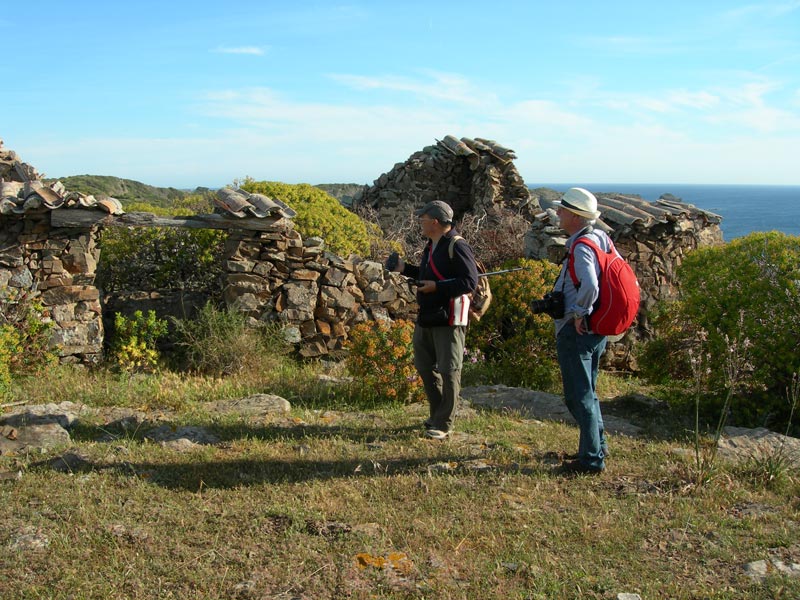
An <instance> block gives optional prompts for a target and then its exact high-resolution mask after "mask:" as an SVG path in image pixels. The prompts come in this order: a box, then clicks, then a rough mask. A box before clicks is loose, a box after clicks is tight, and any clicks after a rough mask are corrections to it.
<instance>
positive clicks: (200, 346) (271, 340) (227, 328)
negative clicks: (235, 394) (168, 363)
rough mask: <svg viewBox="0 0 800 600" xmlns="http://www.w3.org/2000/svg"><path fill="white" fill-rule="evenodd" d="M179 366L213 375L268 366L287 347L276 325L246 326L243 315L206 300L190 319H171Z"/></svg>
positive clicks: (287, 348) (288, 347)
mask: <svg viewBox="0 0 800 600" xmlns="http://www.w3.org/2000/svg"><path fill="white" fill-rule="evenodd" d="M173 323H174V325H175V336H176V345H177V347H178V348H179V360H180V362H181V365H180V366H181V368H183V369H186V370H188V371H191V372H194V373H199V374H203V375H212V376H216V377H220V376H225V375H234V374H237V373H244V372H248V371H255V370H260V369H264V368H268V365H267V364H266V363H265V361H267V360H269V358H270V357H279V356H284V355H286V354H288V353H289V351H290V350H291V347H290V345H289V343H288V342H286V341H285V340H284V339H283V337H282V335H281V330H280V327H279V326H278V325H273V326H267V325H264V326H262V327H261V328H260V329H255V328H252V327H249V326H248V324H247V316H246V315H245V314H243V313H241V312H239V311H236V310H234V309H232V308H228V309H219V308H217V307H216V306H215V305H214V304H213V303H211V302H207V303H206V305H205V306H204V307H203V308H202V309H201V310H200V312H199V313H198V314H197V316H196V317H194V318H193V319H173Z"/></svg>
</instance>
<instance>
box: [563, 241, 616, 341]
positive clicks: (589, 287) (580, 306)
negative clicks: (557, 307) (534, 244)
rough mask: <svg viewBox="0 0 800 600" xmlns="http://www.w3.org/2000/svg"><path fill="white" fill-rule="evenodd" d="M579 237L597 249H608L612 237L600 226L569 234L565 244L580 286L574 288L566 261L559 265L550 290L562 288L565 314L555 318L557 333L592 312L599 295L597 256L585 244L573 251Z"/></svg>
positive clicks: (579, 245)
mask: <svg viewBox="0 0 800 600" xmlns="http://www.w3.org/2000/svg"><path fill="white" fill-rule="evenodd" d="M580 236H586V237H588V238H589V239H590V240H592V241H593V242H595V243H596V244H597V245H598V246H599V247H600V248H602V249H603V250H605V251H608V250H609V249H610V248H611V240H610V239H609V237H608V236H607V235H606V233H605V232H604V231H602V230H600V229H594V228H592V227H588V228H586V229H582V230H581V231H579V232H577V233H575V234H573V235H571V236H570V237H569V239H568V240H567V243H566V248H567V252H570V251H572V252H573V254H574V260H575V275H576V276H577V277H578V282H579V283H580V286H579V287H578V288H576V287H575V284H573V283H572V277H570V274H569V269H568V267H567V261H566V260H565V261H564V264H563V266H562V267H561V273H560V274H559V276H558V279H557V280H556V283H555V286H553V289H556V290H562V289H563V290H564V317H563V318H561V319H556V320H555V323H556V335H558V332H559V331H561V328H562V327H564V326H565V325H567V324H568V323H570V324H571V322H572V321H573V320H574V319H575V317H576V315H577V316H579V317H586V316H588V315H590V314H591V313H592V310H593V309H594V304H595V302H597V298H598V296H599V295H600V283H599V279H600V265H599V264H598V263H597V256H595V253H594V251H593V250H592V249H591V248H589V247H588V246H586V245H585V244H578V245H577V246H575V249H574V251H573V250H572V247H573V245H574V244H575V240H577V239H578V238H579V237H580Z"/></svg>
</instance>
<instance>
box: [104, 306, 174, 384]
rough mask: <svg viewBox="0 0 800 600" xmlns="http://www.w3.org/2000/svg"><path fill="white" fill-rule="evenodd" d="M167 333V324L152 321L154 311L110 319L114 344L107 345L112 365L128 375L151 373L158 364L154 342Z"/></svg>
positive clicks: (155, 318) (157, 319) (154, 319)
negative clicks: (112, 321) (109, 346)
mask: <svg viewBox="0 0 800 600" xmlns="http://www.w3.org/2000/svg"><path fill="white" fill-rule="evenodd" d="M166 333H167V322H166V321H165V320H164V319H159V318H157V317H156V313H155V311H152V310H149V311H147V315H146V316H145V315H144V314H143V313H142V311H141V310H137V311H136V312H134V313H133V316H132V317H130V318H128V317H126V316H125V315H122V314H120V313H117V314H116V315H115V316H114V341H113V343H112V345H111V358H112V361H113V362H114V363H115V364H116V365H117V366H118V367H119V368H120V369H121V370H123V371H126V372H128V373H136V372H142V371H144V372H147V371H153V370H155V368H156V365H157V364H158V358H159V353H158V349H157V348H156V342H157V341H158V339H159V338H160V337H163V336H164V335H166Z"/></svg>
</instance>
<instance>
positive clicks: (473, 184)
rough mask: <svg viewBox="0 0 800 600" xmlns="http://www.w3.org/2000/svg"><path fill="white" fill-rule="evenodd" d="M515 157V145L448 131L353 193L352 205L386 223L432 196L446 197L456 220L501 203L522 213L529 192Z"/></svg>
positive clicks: (404, 216)
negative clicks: (368, 210)
mask: <svg viewBox="0 0 800 600" xmlns="http://www.w3.org/2000/svg"><path fill="white" fill-rule="evenodd" d="M514 158H516V155H515V154H514V151H513V150H510V149H508V148H505V147H503V146H501V145H499V144H497V143H496V142H494V141H493V140H485V139H482V138H475V139H471V138H461V139H460V140H459V139H457V138H455V137H454V136H450V135H448V136H445V138H444V139H443V140H442V141H439V142H437V144H436V145H433V146H427V147H425V148H423V149H422V150H420V151H419V152H415V153H414V154H412V155H411V156H410V157H409V158H408V159H407V160H406V161H405V162H403V163H397V164H396V165H394V167H392V169H391V170H390V171H389V172H388V173H383V174H382V175H381V176H380V177H379V178H378V179H376V180H375V182H374V184H373V185H372V186H371V187H368V188H367V189H365V190H362V191H361V192H360V193H357V194H356V195H355V196H354V198H353V207H354V208H356V209H357V208H358V207H359V206H361V205H364V206H369V207H371V208H373V209H375V210H376V211H377V212H378V218H379V220H380V223H381V225H382V226H383V227H384V228H387V227H388V226H390V225H392V224H396V223H400V222H403V221H405V220H406V219H408V217H409V215H410V214H411V212H412V211H413V209H415V208H418V207H420V206H422V205H424V204H425V203H426V202H430V201H431V200H444V201H445V202H447V203H448V204H449V205H450V206H452V207H453V212H454V214H455V218H456V220H459V219H460V218H461V216H462V215H464V213H467V212H471V213H474V214H482V213H491V212H492V211H494V210H496V209H497V208H499V207H505V208H510V209H515V210H518V211H521V212H523V213H524V212H525V211H526V210H527V205H528V203H529V202H530V193H529V191H528V188H527V186H526V185H525V182H524V180H523V179H522V177H521V176H520V174H519V172H518V171H517V168H516V167H515V166H514V163H513V159H514Z"/></svg>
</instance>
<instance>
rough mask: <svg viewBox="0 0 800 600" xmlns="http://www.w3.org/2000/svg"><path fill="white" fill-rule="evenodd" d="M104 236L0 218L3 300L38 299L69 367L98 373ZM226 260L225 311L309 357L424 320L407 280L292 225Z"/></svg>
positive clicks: (232, 238)
mask: <svg viewBox="0 0 800 600" xmlns="http://www.w3.org/2000/svg"><path fill="white" fill-rule="evenodd" d="M100 231H101V230H100V228H99V227H94V228H91V229H86V230H76V229H73V228H51V226H50V213H49V212H42V213H39V214H36V215H33V214H31V213H26V214H25V218H21V217H9V216H2V217H0V300H9V299H12V298H15V297H19V296H20V295H24V296H26V297H28V298H32V299H39V300H40V301H41V302H42V304H43V306H44V308H45V311H46V313H45V314H46V315H47V318H48V319H49V321H50V322H52V323H53V325H54V329H53V333H52V337H51V341H52V344H53V345H54V346H56V347H57V348H58V353H59V356H60V360H61V362H64V363H81V364H87V365H88V364H96V363H98V362H99V361H100V360H101V358H102V355H103V337H104V327H103V308H104V306H103V303H102V302H101V293H100V290H98V288H97V287H95V285H94V280H95V274H96V267H97V263H98V260H99V259H100V250H99V248H98V245H97V240H98V237H99V234H100ZM224 260H225V263H226V275H225V278H224V287H223V298H224V300H225V303H226V305H228V306H230V307H234V308H236V309H237V310H241V311H242V312H244V313H245V314H247V315H248V317H250V318H251V320H252V322H253V323H256V322H268V321H278V322H280V323H282V324H283V326H284V328H285V332H286V334H287V338H288V339H289V340H290V341H292V342H293V343H295V344H296V345H297V347H298V349H299V352H300V354H301V355H302V356H305V357H319V356H323V355H326V354H329V353H331V352H335V351H337V350H340V349H342V348H343V346H344V342H345V340H346V339H347V332H348V330H349V328H350V327H351V326H352V325H354V324H356V323H359V322H363V321H367V320H374V319H378V320H380V319H384V320H389V319H414V318H415V316H416V310H417V309H416V301H415V296H414V292H413V291H412V290H411V288H410V286H409V284H408V283H407V282H406V281H405V279H404V278H403V277H401V276H400V275H398V274H394V273H391V274H390V273H386V272H385V271H384V269H383V266H382V265H381V264H379V263H376V262H371V261H364V260H361V259H359V258H358V257H351V258H347V259H345V258H341V257H339V256H336V255H334V254H331V253H330V252H328V251H326V250H325V246H324V242H323V241H322V240H321V239H319V238H310V239H308V240H303V239H302V237H301V236H300V234H299V233H298V232H297V231H296V230H295V229H293V226H292V224H291V222H290V221H287V220H281V221H279V222H278V223H276V224H275V225H274V227H272V228H271V230H270V231H266V232H246V231H242V230H234V231H231V232H230V233H229V237H228V240H227V243H226V252H225V259H224ZM145 296H146V298H145V301H152V300H153V298H152V296H153V294H145ZM155 296H158V294H155ZM140 300H141V298H140ZM159 315H160V316H163V313H162V312H160V311H159Z"/></svg>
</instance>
